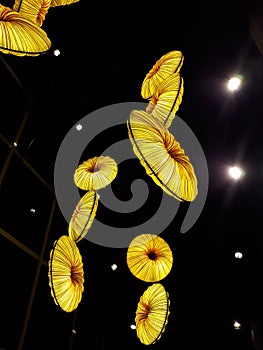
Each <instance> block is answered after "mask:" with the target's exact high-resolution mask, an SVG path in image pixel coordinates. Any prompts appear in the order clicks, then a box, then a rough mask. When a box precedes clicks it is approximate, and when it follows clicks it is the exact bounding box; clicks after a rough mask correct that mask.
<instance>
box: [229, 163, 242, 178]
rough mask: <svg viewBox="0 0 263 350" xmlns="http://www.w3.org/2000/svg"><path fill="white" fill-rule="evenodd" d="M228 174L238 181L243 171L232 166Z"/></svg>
mask: <svg viewBox="0 0 263 350" xmlns="http://www.w3.org/2000/svg"><path fill="white" fill-rule="evenodd" d="M228 173H229V175H230V176H231V177H232V179H234V180H238V179H240V177H241V175H242V170H241V169H240V168H239V167H237V166H232V167H230V168H229V169H228Z"/></svg>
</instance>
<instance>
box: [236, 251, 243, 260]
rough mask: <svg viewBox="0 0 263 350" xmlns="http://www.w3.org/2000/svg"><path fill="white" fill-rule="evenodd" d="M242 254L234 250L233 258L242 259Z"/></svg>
mask: <svg viewBox="0 0 263 350" xmlns="http://www.w3.org/2000/svg"><path fill="white" fill-rule="evenodd" d="M242 256H243V254H242V253H240V252H235V258H236V259H242Z"/></svg>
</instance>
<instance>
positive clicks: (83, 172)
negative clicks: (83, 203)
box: [74, 156, 118, 191]
mask: <svg viewBox="0 0 263 350" xmlns="http://www.w3.org/2000/svg"><path fill="white" fill-rule="evenodd" d="M117 172H118V166H117V163H116V162H115V160H114V159H112V158H111V157H109V156H99V157H94V158H90V159H88V160H87V161H85V162H83V163H82V164H80V165H79V166H78V168H77V169H76V171H75V173H74V182H75V184H76V186H77V187H79V188H81V189H82V190H86V191H89V190H99V189H100V188H103V187H106V186H108V185H109V184H110V183H111V182H112V181H113V180H114V179H115V177H116V175H117Z"/></svg>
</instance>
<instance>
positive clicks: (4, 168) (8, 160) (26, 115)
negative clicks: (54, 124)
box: [0, 55, 32, 187]
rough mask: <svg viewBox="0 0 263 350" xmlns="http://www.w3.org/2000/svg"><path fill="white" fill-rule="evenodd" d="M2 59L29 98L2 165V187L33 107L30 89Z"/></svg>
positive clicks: (0, 175) (0, 57) (3, 60)
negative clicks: (26, 87) (27, 88)
mask: <svg viewBox="0 0 263 350" xmlns="http://www.w3.org/2000/svg"><path fill="white" fill-rule="evenodd" d="M0 59H1V62H2V63H3V64H4V66H5V68H6V69H7V70H8V72H9V73H10V74H11V76H12V78H13V79H14V80H15V81H16V83H17V84H18V86H19V87H20V88H21V89H22V91H23V93H24V94H25V96H26V98H27V100H28V107H27V109H26V111H25V113H24V116H23V118H22V122H21V124H20V126H19V128H18V131H17V133H16V136H15V140H14V142H13V145H12V147H11V149H10V151H9V153H8V156H7V158H6V161H5V163H4V165H3V167H2V170H1V173H0V187H1V184H2V181H3V179H4V176H5V174H6V171H7V169H8V166H9V164H10V162H11V159H12V156H13V154H14V150H15V148H16V146H17V144H18V141H19V139H20V136H21V134H22V132H23V130H24V127H25V124H26V122H27V119H28V117H29V114H30V110H31V108H32V98H31V96H30V95H29V93H28V91H27V90H26V89H25V87H24V86H23V84H22V83H21V81H20V79H19V78H18V77H17V75H16V74H15V72H14V71H13V69H12V68H11V67H10V66H9V64H8V63H7V62H6V60H5V59H4V58H3V56H2V55H0Z"/></svg>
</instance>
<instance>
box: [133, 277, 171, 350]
mask: <svg viewBox="0 0 263 350" xmlns="http://www.w3.org/2000/svg"><path fill="white" fill-rule="evenodd" d="M169 308H170V300H169V295H168V293H167V292H166V290H165V288H164V286H163V285H162V284H161V283H155V284H153V285H151V286H150V287H148V288H147V289H146V291H145V292H144V293H143V295H142V296H141V297H140V301H139V303H138V305H137V310H136V316H135V324H136V332H137V337H138V338H139V340H140V341H141V343H143V344H145V345H151V344H154V343H155V342H156V341H157V340H159V339H160V338H161V336H162V335H163V333H164V331H165V327H166V325H167V323H168V316H169V314H170V310H169Z"/></svg>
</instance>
